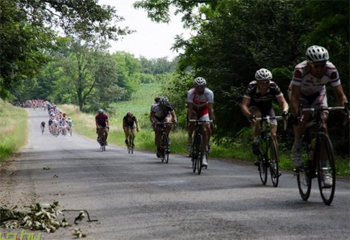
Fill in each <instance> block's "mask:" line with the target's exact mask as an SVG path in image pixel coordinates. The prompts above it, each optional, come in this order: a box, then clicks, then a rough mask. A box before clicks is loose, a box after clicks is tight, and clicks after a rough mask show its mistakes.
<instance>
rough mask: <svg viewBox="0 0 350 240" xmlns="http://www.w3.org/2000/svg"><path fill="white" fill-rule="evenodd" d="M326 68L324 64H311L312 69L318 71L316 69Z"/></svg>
mask: <svg viewBox="0 0 350 240" xmlns="http://www.w3.org/2000/svg"><path fill="white" fill-rule="evenodd" d="M325 66H326V64H325V63H324V64H312V67H313V68H316V69H318V68H324V67H325Z"/></svg>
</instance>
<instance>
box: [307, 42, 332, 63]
mask: <svg viewBox="0 0 350 240" xmlns="http://www.w3.org/2000/svg"><path fill="white" fill-rule="evenodd" d="M306 59H307V61H308V62H310V63H313V62H324V61H327V60H328V59H329V54H328V51H327V49H325V48H324V47H320V46H316V45H314V46H311V47H309V48H308V49H307V50H306Z"/></svg>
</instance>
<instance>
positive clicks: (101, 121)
mask: <svg viewBox="0 0 350 240" xmlns="http://www.w3.org/2000/svg"><path fill="white" fill-rule="evenodd" d="M95 124H96V133H97V134H98V129H99V128H104V129H106V145H107V138H108V130H109V121H108V115H107V114H105V113H104V110H103V109H99V110H98V113H97V114H96V115H95ZM97 142H100V139H99V136H97Z"/></svg>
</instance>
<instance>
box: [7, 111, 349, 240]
mask: <svg viewBox="0 0 350 240" xmlns="http://www.w3.org/2000/svg"><path fill="white" fill-rule="evenodd" d="M28 113H29V119H28V121H29V141H28V144H27V145H26V146H25V147H24V148H23V149H22V152H21V154H18V155H17V157H16V158H15V159H14V160H12V161H9V162H8V163H6V164H4V165H3V166H2V168H1V171H0V193H1V196H0V204H1V205H4V204H7V205H8V206H14V205H15V204H17V205H18V206H24V205H29V204H32V203H35V202H40V203H52V202H53V201H54V200H58V201H59V203H60V205H61V207H60V209H61V210H63V209H74V210H80V209H84V210H87V211H88V213H89V214H90V217H91V219H96V220H98V222H87V219H84V220H83V221H82V222H81V223H80V224H79V225H74V224H73V226H72V227H69V228H67V229H62V228H61V229H59V230H58V231H57V232H56V233H52V234H49V233H44V232H42V238H41V239H42V240H49V239H50V240H51V239H52V240H56V239H57V240H58V239H59V240H62V239H73V238H74V237H73V235H72V234H73V232H74V228H75V227H79V228H80V229H81V230H82V232H84V233H86V234H87V238H86V239H106V240H114V239H288V240H289V239H298V240H299V239H337V240H340V239H346V240H348V239H349V236H350V231H349V226H350V221H349V218H350V217H349V216H350V215H349V209H350V208H349V206H350V204H349V199H350V193H349V179H338V181H337V188H336V193H335V198H334V201H333V203H332V205H331V206H326V205H325V204H324V203H323V202H322V200H321V197H320V194H319V191H318V188H317V182H316V181H315V180H314V181H313V186H314V187H313V189H312V192H311V196H310V199H309V201H307V202H304V201H302V200H301V198H300V195H299V192H298V188H297V183H296V178H295V177H293V174H292V173H291V172H283V175H282V176H281V178H280V184H279V186H278V188H274V187H272V184H271V180H270V179H268V182H267V185H266V186H263V185H262V184H261V182H260V179H259V176H258V171H257V168H256V167H255V166H252V164H251V165H246V164H245V165H243V164H237V163H229V162H224V161H216V160H213V159H209V167H208V169H207V170H203V171H202V174H201V175H200V176H198V175H197V174H195V173H193V172H192V169H191V162H190V159H189V158H187V157H184V156H180V155H175V154H171V155H170V160H169V163H168V164H165V163H161V162H160V160H159V159H157V158H156V157H155V154H154V153H153V152H146V151H139V150H137V148H136V149H135V152H134V154H133V155H129V154H127V150H126V148H124V147H119V146H114V145H110V146H108V147H107V151H106V152H101V151H100V150H99V146H98V144H97V142H96V141H95V140H91V139H87V138H85V137H81V136H78V135H76V134H73V136H72V137H71V136H69V135H67V136H65V137H63V136H58V137H54V136H52V135H51V134H49V133H48V132H47V130H46V132H45V133H44V134H43V135H42V134H41V132H40V128H39V125H40V122H41V121H42V120H45V121H47V118H48V117H47V112H46V111H43V110H40V109H36V110H33V109H28ZM111 127H113V126H111ZM136 144H137V140H136ZM136 147H137V146H136ZM45 167H49V168H50V169H49V170H44V169H43V168H45ZM65 215H66V216H67V220H68V221H69V222H71V223H73V222H74V218H75V217H76V216H77V213H76V212H74V213H72V212H66V213H65ZM9 231H11V232H18V233H19V232H20V231H21V230H20V229H17V230H5V229H3V228H0V232H3V233H4V232H9ZM37 233H38V232H35V234H37Z"/></svg>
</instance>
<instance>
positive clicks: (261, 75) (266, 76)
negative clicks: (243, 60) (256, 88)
mask: <svg viewBox="0 0 350 240" xmlns="http://www.w3.org/2000/svg"><path fill="white" fill-rule="evenodd" d="M255 79H256V80H257V81H260V80H271V79H272V73H271V72H270V71H269V70H268V69H266V68H261V69H259V70H258V71H256V73H255Z"/></svg>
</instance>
